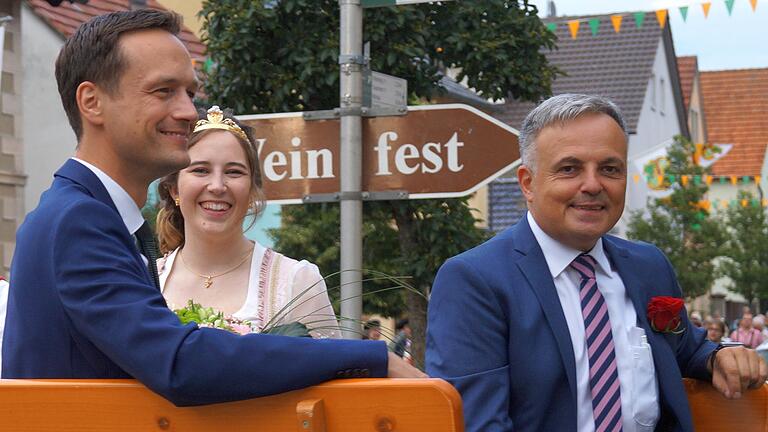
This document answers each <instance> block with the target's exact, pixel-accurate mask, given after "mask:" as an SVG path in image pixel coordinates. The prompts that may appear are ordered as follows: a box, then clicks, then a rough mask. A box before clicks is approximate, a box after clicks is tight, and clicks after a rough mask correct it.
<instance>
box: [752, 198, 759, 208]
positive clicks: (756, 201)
mask: <svg viewBox="0 0 768 432" xmlns="http://www.w3.org/2000/svg"><path fill="white" fill-rule="evenodd" d="M752 207H760V201H758V200H757V199H755V198H752Z"/></svg>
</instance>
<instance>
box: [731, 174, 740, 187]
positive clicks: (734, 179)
mask: <svg viewBox="0 0 768 432" xmlns="http://www.w3.org/2000/svg"><path fill="white" fill-rule="evenodd" d="M737 181H739V179H738V178H736V176H731V184H732V185H736V182H737Z"/></svg>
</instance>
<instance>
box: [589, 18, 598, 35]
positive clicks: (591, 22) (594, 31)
mask: <svg viewBox="0 0 768 432" xmlns="http://www.w3.org/2000/svg"><path fill="white" fill-rule="evenodd" d="M599 28H600V18H592V19H591V20H589V29H590V30H592V36H595V35H597V29H599Z"/></svg>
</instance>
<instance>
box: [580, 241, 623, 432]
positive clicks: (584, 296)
mask: <svg viewBox="0 0 768 432" xmlns="http://www.w3.org/2000/svg"><path fill="white" fill-rule="evenodd" d="M595 264H596V261H595V259H594V258H592V257H591V256H589V255H586V254H581V255H579V256H577V257H576V259H574V260H573V262H572V263H571V267H572V268H574V269H575V270H576V271H577V272H579V275H581V283H580V285H579V295H580V298H581V314H582V316H583V317H584V338H585V339H586V340H587V354H588V356H589V357H588V358H589V388H590V390H591V393H592V414H593V416H594V418H595V431H599V432H602V431H620V430H622V422H621V389H620V386H619V373H618V370H617V364H616V351H615V349H614V346H613V335H612V333H611V320H610V318H609V317H608V305H607V304H606V303H605V299H604V298H603V295H602V294H600V290H599V289H597V280H596V279H595Z"/></svg>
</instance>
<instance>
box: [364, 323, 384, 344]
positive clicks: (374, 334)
mask: <svg viewBox="0 0 768 432" xmlns="http://www.w3.org/2000/svg"><path fill="white" fill-rule="evenodd" d="M379 339H381V321H379V320H377V319H372V320H368V321H366V322H365V324H363V340H379Z"/></svg>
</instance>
